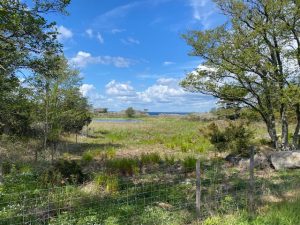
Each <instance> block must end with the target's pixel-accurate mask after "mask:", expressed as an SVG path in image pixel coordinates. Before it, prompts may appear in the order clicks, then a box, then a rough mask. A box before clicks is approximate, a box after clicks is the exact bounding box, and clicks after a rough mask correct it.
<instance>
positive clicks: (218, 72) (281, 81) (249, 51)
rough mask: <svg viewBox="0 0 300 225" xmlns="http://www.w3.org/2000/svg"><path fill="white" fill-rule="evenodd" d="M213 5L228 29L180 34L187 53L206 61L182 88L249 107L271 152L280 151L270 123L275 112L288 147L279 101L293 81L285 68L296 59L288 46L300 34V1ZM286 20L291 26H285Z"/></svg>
mask: <svg viewBox="0 0 300 225" xmlns="http://www.w3.org/2000/svg"><path fill="white" fill-rule="evenodd" d="M215 2H216V4H217V6H218V7H219V8H220V10H221V11H222V13H224V14H225V15H226V16H227V17H228V19H229V21H230V25H228V24H225V25H222V26H220V27H217V28H215V29H211V30H206V31H191V32H189V33H188V34H186V35H184V38H185V39H186V41H187V43H188V44H189V45H191V46H192V48H193V51H192V53H191V54H192V55H194V56H200V57H202V58H203V59H204V60H205V62H204V64H203V66H202V67H200V68H199V69H197V71H194V72H192V73H190V74H188V76H187V77H186V79H184V80H183V82H182V83H181V84H182V86H183V87H185V88H186V89H187V90H189V91H194V92H202V93H205V94H209V95H213V96H215V97H217V98H220V99H223V100H226V101H231V102H236V103H240V104H241V105H242V106H248V107H251V108H252V109H253V110H255V111H256V112H258V113H259V114H260V116H261V117H262V119H263V120H264V122H265V123H266V126H267V129H268V133H269V135H270V137H271V140H272V142H273V144H274V147H276V148H279V147H280V143H279V142H278V136H277V130H276V119H275V112H277V111H279V112H280V121H281V125H282V129H281V130H282V146H283V147H287V145H288V132H289V127H288V121H287V116H286V112H287V109H288V107H289V106H288V104H287V103H286V102H285V101H283V99H284V98H283V96H284V95H283V94H284V90H285V89H286V88H287V87H288V86H289V85H290V84H291V82H295V80H297V79H295V77H297V76H298V73H295V71H291V69H290V68H291V65H294V64H295V62H296V61H297V59H299V56H300V54H299V55H298V51H299V53H300V50H299V45H297V47H296V49H298V50H295V49H294V48H292V50H291V48H289V46H290V45H291V44H292V43H294V41H295V40H296V41H297V38H296V36H297V37H299V35H293V33H295V32H296V31H297V32H299V29H298V28H297V25H295V24H297V21H298V22H299V2H298V1H277V0H272V1H267V0H250V1H246V0H241V1H237V0H226V1H223V0H217V1H215ZM291 17H292V18H291ZM286 20H288V21H290V23H291V24H293V26H289V25H287V22H285V21H286ZM291 21H292V22H291ZM293 29H294V30H293ZM296 29H297V30H296ZM295 30H296V31H295ZM298 34H299V33H298ZM293 36H295V37H293ZM299 65H300V64H299ZM297 69H299V68H297ZM298 106H299V105H298ZM295 133H297V132H296V131H295Z"/></svg>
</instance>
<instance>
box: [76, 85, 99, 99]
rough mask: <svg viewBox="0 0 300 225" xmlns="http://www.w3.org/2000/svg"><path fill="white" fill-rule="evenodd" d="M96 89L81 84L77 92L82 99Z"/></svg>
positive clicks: (92, 86)
mask: <svg viewBox="0 0 300 225" xmlns="http://www.w3.org/2000/svg"><path fill="white" fill-rule="evenodd" d="M95 89H96V88H95V86H94V85H92V84H83V85H81V86H80V88H79V91H80V93H81V94H82V96H83V97H87V96H88V94H89V93H91V92H92V91H94V90H95Z"/></svg>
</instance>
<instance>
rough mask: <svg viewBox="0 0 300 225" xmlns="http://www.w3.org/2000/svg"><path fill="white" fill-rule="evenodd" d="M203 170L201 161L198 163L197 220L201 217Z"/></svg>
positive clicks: (198, 160)
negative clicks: (201, 176) (201, 177)
mask: <svg viewBox="0 0 300 225" xmlns="http://www.w3.org/2000/svg"><path fill="white" fill-rule="evenodd" d="M200 175H201V170H200V159H199V158H198V159H197V162H196V213H197V218H198V219H200V217H201V179H200Z"/></svg>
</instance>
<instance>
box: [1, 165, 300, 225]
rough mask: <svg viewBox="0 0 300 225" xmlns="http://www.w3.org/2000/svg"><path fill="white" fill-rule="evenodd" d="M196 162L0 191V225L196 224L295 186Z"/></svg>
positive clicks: (251, 206) (250, 206) (251, 205)
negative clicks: (102, 181) (105, 178)
mask: <svg viewBox="0 0 300 225" xmlns="http://www.w3.org/2000/svg"><path fill="white" fill-rule="evenodd" d="M252 160H253V159H252ZM200 161H201V160H198V161H197V163H196V165H195V166H192V167H189V168H187V167H185V168H183V167H175V166H173V167H169V168H165V169H160V170H159V171H157V172H156V173H151V172H149V171H148V172H147V173H144V174H140V175H135V176H131V177H118V179H117V180H113V182H111V183H109V182H107V183H105V184H104V185H97V184H94V183H85V184H83V185H80V186H74V185H73V186H72V185H65V186H61V187H55V188H47V189H39V188H37V189H35V190H30V191H29V190H28V191H25V192H24V191H23V192H15V191H14V190H5V191H3V190H1V189H0V224H1V225H8V224H13V225H18V224H160V223H156V222H155V220H162V221H165V224H172V222H170V221H171V220H169V219H172V217H176V216H177V217H179V216H180V215H182V218H183V219H181V220H180V221H181V223H182V224H188V223H191V221H195V220H198V221H199V223H201V221H203V220H205V218H208V217H210V216H214V215H220V214H227V213H231V212H235V211H236V210H248V211H250V213H254V212H255V209H256V208H257V207H259V205H260V204H263V196H266V195H270V194H272V195H281V194H282V193H283V192H284V191H286V188H287V187H288V188H289V189H291V188H296V187H292V185H294V184H297V183H299V182H297V181H293V180H292V179H290V180H289V182H290V185H287V184H286V183H284V184H282V187H280V184H274V183H272V182H270V180H269V179H268V178H267V177H266V176H263V175H264V174H263V175H262V176H260V175H259V174H258V173H257V174H256V173H254V166H253V165H252V164H251V163H250V168H249V170H248V171H246V172H244V173H241V172H240V171H234V168H232V171H230V173H229V172H228V169H227V170H225V169H224V167H223V166H222V165H221V164H220V163H217V162H215V163H214V162H209V163H208V162H205V161H201V163H200ZM252 163H253V161H252ZM260 173H263V172H260ZM255 175H257V176H255ZM295 179H297V178H295ZM4 184H5V180H4ZM151 220H153V221H152V223H150V222H149V221H151ZM147 221H148V222H147ZM168 221H169V222H168Z"/></svg>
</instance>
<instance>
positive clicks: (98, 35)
mask: <svg viewBox="0 0 300 225" xmlns="http://www.w3.org/2000/svg"><path fill="white" fill-rule="evenodd" d="M97 39H98V41H99V42H100V43H101V44H103V43H104V39H103V37H102V35H101V34H100V33H98V34H97Z"/></svg>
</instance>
